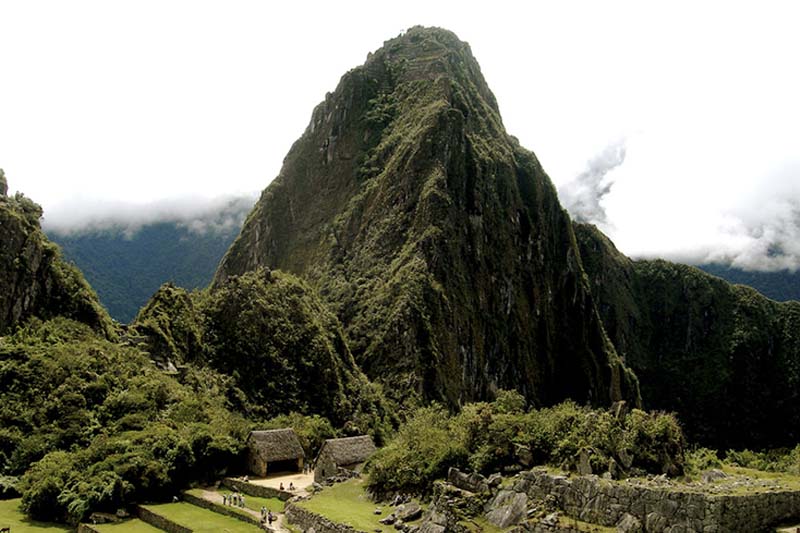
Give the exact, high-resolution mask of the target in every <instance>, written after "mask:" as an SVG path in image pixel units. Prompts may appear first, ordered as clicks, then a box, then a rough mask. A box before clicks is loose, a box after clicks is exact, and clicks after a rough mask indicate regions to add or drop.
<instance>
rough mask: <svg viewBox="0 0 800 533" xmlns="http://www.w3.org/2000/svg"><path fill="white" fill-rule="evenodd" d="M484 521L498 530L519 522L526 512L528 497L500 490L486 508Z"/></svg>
mask: <svg viewBox="0 0 800 533" xmlns="http://www.w3.org/2000/svg"><path fill="white" fill-rule="evenodd" d="M486 508H487V512H486V519H487V520H488V521H489V522H490V523H492V524H494V525H495V526H497V527H499V528H507V527H509V526H512V525H514V524H517V523H519V522H521V521H522V520H523V519H524V518H525V517H526V514H527V511H528V497H527V496H526V495H525V494H523V493H520V492H514V491H510V490H501V491H500V492H498V493H497V496H495V498H494V500H492V501H491V502H490V503H489V504H488V505H487V506H486Z"/></svg>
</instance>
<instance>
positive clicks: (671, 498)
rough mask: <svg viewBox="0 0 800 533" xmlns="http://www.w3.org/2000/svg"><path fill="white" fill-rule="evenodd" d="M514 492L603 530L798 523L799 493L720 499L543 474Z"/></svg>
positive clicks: (707, 532)
mask: <svg viewBox="0 0 800 533" xmlns="http://www.w3.org/2000/svg"><path fill="white" fill-rule="evenodd" d="M512 490H513V491H515V492H522V493H525V494H527V496H528V497H529V498H530V499H532V500H539V501H545V500H547V499H550V500H551V501H552V500H553V499H555V501H554V503H555V505H556V506H557V507H558V508H559V509H562V510H563V511H564V512H565V513H566V514H567V515H568V516H572V517H575V518H577V519H579V520H583V521H586V522H592V523H596V524H601V525H604V526H612V527H613V526H616V525H617V524H618V523H619V522H620V520H622V519H623V517H624V516H625V515H626V514H629V515H632V516H633V517H635V518H637V519H638V520H639V521H640V522H641V525H642V527H643V529H644V531H645V532H656V531H658V532H661V531H666V532H671V533H680V532H689V531H702V532H704V533H734V532H746V533H756V532H759V531H771V530H772V529H773V528H774V526H775V524H777V523H779V522H782V521H785V520H789V519H796V518H798V517H800V491H796V492H792V491H786V490H784V491H779V490H776V491H774V492H768V493H755V494H747V495H716V494H706V493H702V492H692V491H690V490H686V489H683V490H681V489H680V488H676V487H666V488H658V487H652V486H645V485H637V484H635V483H633V482H630V481H628V482H613V481H608V480H603V479H600V478H598V477H597V476H582V477H576V478H568V477H566V476H560V475H552V474H549V473H548V472H547V471H544V470H532V471H530V472H522V473H520V474H519V477H518V478H517V481H516V483H515V484H514V485H513V488H512Z"/></svg>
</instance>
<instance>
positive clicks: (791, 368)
mask: <svg viewBox="0 0 800 533" xmlns="http://www.w3.org/2000/svg"><path fill="white" fill-rule="evenodd" d="M576 234H577V237H578V242H579V244H580V247H581V256H582V257H583V258H584V265H585V267H586V270H587V272H588V274H589V279H590V281H591V283H592V287H593V292H594V294H595V297H596V298H597V300H598V302H599V308H600V313H601V316H602V317H603V321H604V323H605V326H606V331H607V332H608V334H609V336H610V337H611V339H612V341H613V342H614V345H615V346H616V347H617V350H618V352H619V354H620V355H621V356H623V357H624V358H625V361H626V363H627V365H628V366H630V367H631V368H632V369H633V370H634V372H635V373H636V375H637V376H638V377H639V379H640V381H641V387H642V398H643V399H644V403H645V407H647V408H649V409H665V410H669V411H676V412H677V413H678V416H679V418H680V420H681V421H682V422H683V423H684V424H685V426H686V430H687V434H688V436H689V437H690V439H692V440H695V441H699V442H701V443H704V444H706V445H710V446H714V447H717V448H719V449H729V448H741V447H767V446H772V447H774V446H782V445H792V446H793V445H795V444H796V443H797V441H798V439H800V389H798V385H799V384H800V334H798V331H800V303H798V302H786V303H778V302H774V301H772V300H769V299H767V298H765V297H763V296H761V295H760V294H759V293H758V292H756V291H755V290H754V289H751V288H749V287H745V286H743V285H731V284H729V283H727V282H725V281H723V280H722V279H720V278H716V277H714V276H711V275H709V274H706V273H704V272H702V271H700V270H699V269H697V268H694V267H690V266H686V265H677V264H673V263H668V262H666V261H631V260H630V259H628V258H627V257H625V256H623V255H622V254H621V253H620V252H618V251H617V249H616V248H615V247H614V245H613V244H612V243H611V241H609V240H608V239H607V238H606V237H605V236H604V235H603V234H602V233H600V231H598V230H597V228H595V227H594V226H586V225H576Z"/></svg>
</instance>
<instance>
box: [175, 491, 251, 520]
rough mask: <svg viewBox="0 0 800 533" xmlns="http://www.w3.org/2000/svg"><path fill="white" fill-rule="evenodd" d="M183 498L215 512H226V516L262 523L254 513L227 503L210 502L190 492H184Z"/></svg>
mask: <svg viewBox="0 0 800 533" xmlns="http://www.w3.org/2000/svg"><path fill="white" fill-rule="evenodd" d="M183 499H184V501H186V502H187V503H191V504H192V505H196V506H197V507H202V508H203V509H208V510H209V511H214V512H215V513H219V514H224V515H225V516H230V517H232V518H236V519H237V520H241V521H242V522H247V523H248V524H254V525H256V526H260V525H261V523H260V522H259V521H258V519H257V518H256V517H254V516H252V515H249V514H244V513H240V512H237V511H235V510H234V508H232V507H228V506H227V505H221V504H219V503H214V502H210V501H208V500H205V499H203V498H199V497H197V496H195V495H193V494H189V493H188V492H184V493H183Z"/></svg>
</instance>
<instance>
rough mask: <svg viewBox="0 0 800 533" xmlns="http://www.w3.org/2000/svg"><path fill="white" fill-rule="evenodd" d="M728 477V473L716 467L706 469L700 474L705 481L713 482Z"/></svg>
mask: <svg viewBox="0 0 800 533" xmlns="http://www.w3.org/2000/svg"><path fill="white" fill-rule="evenodd" d="M726 477H728V474H726V473H725V472H723V471H722V470H718V469H716V468H713V469H711V470H706V471H705V472H703V473H702V474H701V475H700V478H701V479H702V480H703V483H713V482H715V481H717V480H720V479H725V478H726Z"/></svg>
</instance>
